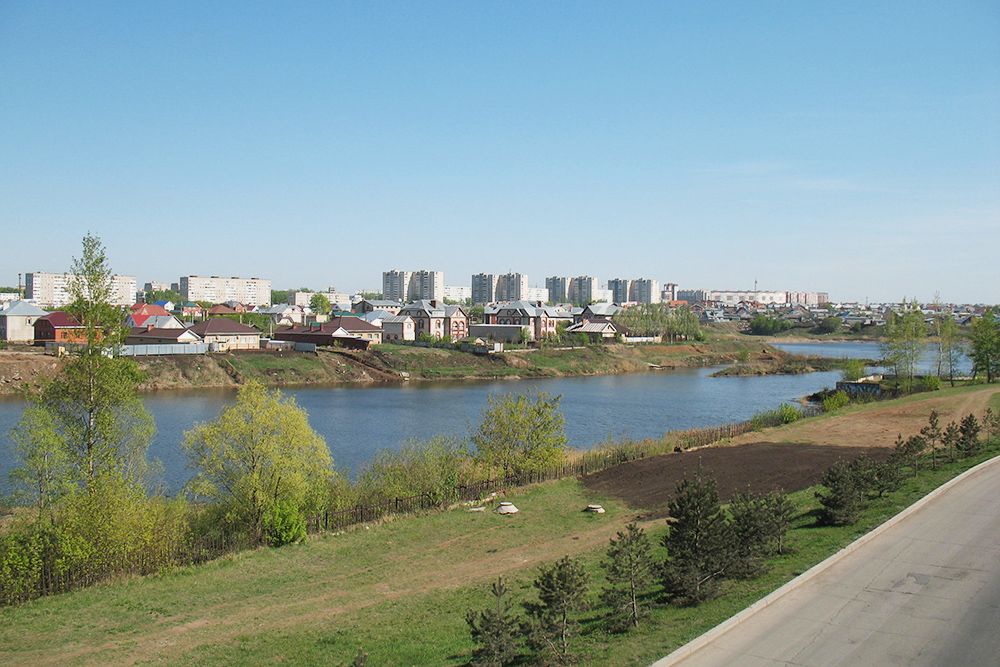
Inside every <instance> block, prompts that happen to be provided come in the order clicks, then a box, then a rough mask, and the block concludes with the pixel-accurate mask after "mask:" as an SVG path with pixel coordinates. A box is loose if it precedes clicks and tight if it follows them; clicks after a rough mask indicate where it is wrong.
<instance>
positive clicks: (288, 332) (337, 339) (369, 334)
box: [273, 317, 382, 350]
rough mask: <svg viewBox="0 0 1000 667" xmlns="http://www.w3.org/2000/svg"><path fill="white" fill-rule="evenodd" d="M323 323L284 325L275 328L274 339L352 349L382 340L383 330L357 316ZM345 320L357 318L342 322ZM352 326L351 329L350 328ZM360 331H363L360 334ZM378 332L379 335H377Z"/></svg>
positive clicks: (365, 346) (362, 348) (366, 346)
mask: <svg viewBox="0 0 1000 667" xmlns="http://www.w3.org/2000/svg"><path fill="white" fill-rule="evenodd" d="M336 319H337V322H334V321H333V320H331V321H329V322H322V323H318V322H315V323H312V324H305V325H300V326H284V327H280V328H278V329H275V331H274V334H273V338H274V340H285V341H291V342H295V343H312V344H314V345H319V346H339V347H346V348H348V349H352V350H367V349H368V347H369V346H370V345H371V344H372V343H381V342H382V330H381V329H379V328H378V327H376V326H374V325H373V324H369V323H368V322H365V321H364V320H362V319H359V318H357V317H340V318H336ZM345 320H355V322H350V321H348V322H346V325H347V326H344V325H343V324H342V322H343V321H345ZM348 327H350V329H351V330H349V329H348ZM358 332H363V335H360V334H359V333H358ZM376 332H377V335H376Z"/></svg>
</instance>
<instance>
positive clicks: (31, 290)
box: [24, 271, 137, 308]
mask: <svg viewBox="0 0 1000 667" xmlns="http://www.w3.org/2000/svg"><path fill="white" fill-rule="evenodd" d="M73 279H74V276H73V274H72V273H41V272H38V271H36V272H34V273H26V274H25V281H24V283H25V291H24V298H26V299H28V300H29V301H34V302H35V303H37V304H38V305H39V306H43V307H46V308H62V307H63V306H65V305H66V304H68V303H70V302H71V301H72V300H73V295H72V294H71V290H70V284H71V282H72V281H73ZM136 285H137V283H136V279H135V276H111V305H113V306H131V305H132V304H134V303H135V293H136Z"/></svg>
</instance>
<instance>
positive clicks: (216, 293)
mask: <svg viewBox="0 0 1000 667" xmlns="http://www.w3.org/2000/svg"><path fill="white" fill-rule="evenodd" d="M180 288H181V289H180V292H181V296H183V297H184V300H185V301H208V302H210V303H223V302H225V301H236V302H238V303H242V304H246V305H248V306H269V305H271V281H270V280H266V279H261V278H239V277H237V276H233V277H232V278H220V277H219V276H209V277H207V278H206V277H204V276H181V281H180Z"/></svg>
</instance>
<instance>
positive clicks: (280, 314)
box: [257, 303, 306, 326]
mask: <svg viewBox="0 0 1000 667" xmlns="http://www.w3.org/2000/svg"><path fill="white" fill-rule="evenodd" d="M257 312H258V313H260V314H261V315H267V316H268V317H270V318H271V321H272V322H274V323H275V324H277V325H284V326H288V325H294V324H302V323H303V322H305V321H306V307H305V306H293V305H291V304H288V303H279V304H276V305H274V306H270V307H268V308H259V309H257Z"/></svg>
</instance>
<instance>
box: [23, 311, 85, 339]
mask: <svg viewBox="0 0 1000 667" xmlns="http://www.w3.org/2000/svg"><path fill="white" fill-rule="evenodd" d="M34 328H35V344H36V345H37V344H39V343H45V342H46V341H54V342H56V343H83V344H85V343H86V342H87V330H86V327H84V326H83V325H82V324H80V322H79V320H77V319H76V318H75V317H73V316H72V315H70V314H69V313H64V312H62V311H61V310H57V311H55V312H53V313H49V314H48V315H43V316H42V317H39V318H38V319H37V320H35V323H34Z"/></svg>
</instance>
